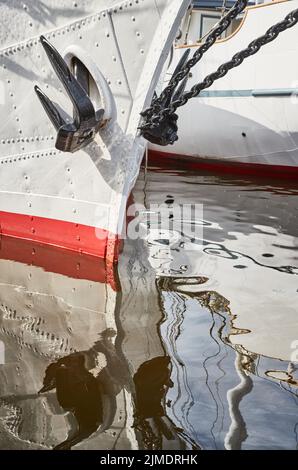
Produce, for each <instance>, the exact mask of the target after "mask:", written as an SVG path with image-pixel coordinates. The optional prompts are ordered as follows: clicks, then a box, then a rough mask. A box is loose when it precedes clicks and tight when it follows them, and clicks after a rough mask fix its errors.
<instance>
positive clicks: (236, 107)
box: [151, 0, 298, 171]
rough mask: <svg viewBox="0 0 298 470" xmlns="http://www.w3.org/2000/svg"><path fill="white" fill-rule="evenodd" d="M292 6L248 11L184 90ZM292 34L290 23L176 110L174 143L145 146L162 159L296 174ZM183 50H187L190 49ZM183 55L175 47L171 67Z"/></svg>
mask: <svg viewBox="0 0 298 470" xmlns="http://www.w3.org/2000/svg"><path fill="white" fill-rule="evenodd" d="M296 8H298V1H297V0H291V1H284V2H276V3H272V2H269V3H266V4H262V5H259V6H255V7H249V8H248V9H247V11H246V13H245V14H244V18H243V20H242V23H241V24H240V26H239V28H238V29H237V30H236V31H235V32H234V34H232V35H231V36H230V37H228V38H226V39H223V40H220V41H218V42H217V43H216V44H215V45H214V46H213V47H211V49H210V50H209V51H208V52H207V53H206V54H205V55H204V56H203V59H202V60H201V61H200V62H199V64H198V65H197V66H196V67H195V68H194V69H193V71H192V77H191V78H190V79H189V82H188V85H187V89H190V88H191V87H192V86H193V85H194V84H196V83H199V82H201V81H202V80H203V79H204V78H205V77H206V76H207V75H208V74H209V73H211V72H214V71H215V70H216V69H217V68H218V67H219V66H220V65H221V64H222V63H224V62H226V61H228V60H230V59H231V58H232V56H233V55H234V54H235V53H236V52H238V51H240V50H241V49H244V48H245V47H247V45H248V44H249V43H250V42H251V41H252V40H254V39H256V38H257V37H259V36H261V35H263V34H264V33H265V31H266V30H267V29H269V27H271V26H272V25H273V24H275V23H277V22H279V21H281V20H283V19H284V18H285V16H286V15H287V14H288V13H289V12H291V11H292V10H294V9H296ZM297 37H298V27H297V26H294V27H293V28H291V29H289V30H287V31H285V32H283V33H281V34H280V36H279V37H278V38H277V39H276V40H274V41H273V42H272V43H270V44H268V45H266V46H264V47H263V48H262V49H261V50H260V51H259V52H258V53H257V54H256V55H254V56H253V57H251V58H249V59H247V60H245V61H244V62H243V63H242V65H240V67H238V68H236V69H234V70H232V71H230V72H228V74H227V75H226V76H225V77H223V78H221V79H220V80H218V81H216V82H215V83H214V84H213V85H212V87H210V89H206V90H204V91H203V92H202V93H201V95H200V96H199V97H197V98H194V99H192V100H190V101H189V103H188V104H187V105H185V106H184V107H182V108H180V109H179V112H178V114H179V121H178V126H179V132H178V135H179V140H178V141H177V143H175V145H174V146H168V147H157V146H152V147H151V148H152V149H153V150H154V151H158V152H161V153H164V152H166V153H167V154H169V155H168V156H171V155H180V156H185V157H188V160H189V161H190V162H192V163H195V162H197V163H198V164H204V163H208V162H210V163H212V162H216V161H221V162H224V163H229V164H232V166H235V164H239V163H241V164H245V165H247V168H249V167H250V166H256V165H266V167H265V168H269V166H272V167H278V168H279V170H281V171H282V170H285V171H286V170H287V169H290V171H291V170H293V169H294V168H295V169H297V168H298V127H297V122H298V106H297V103H298V102H297V88H298V87H297V79H296V75H297V74H296V69H297V66H296V64H297V57H298V47H297ZM190 47H191V51H192V52H194V51H195V50H196V48H197V46H191V45H190ZM184 51H185V48H184V46H183V47H181V46H178V47H177V48H176V49H175V53H174V56H175V59H176V60H175V61H174V63H176V62H177V61H178V59H179V58H180V57H181V55H182V53H183V52H184ZM161 157H162V155H161ZM181 158H182V157H181ZM165 159H166V158H165ZM245 165H244V167H245ZM232 166H231V168H232ZM257 168H258V167H257ZM259 168H260V167H259Z"/></svg>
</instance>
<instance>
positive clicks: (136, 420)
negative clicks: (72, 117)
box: [0, 171, 298, 450]
mask: <svg viewBox="0 0 298 470" xmlns="http://www.w3.org/2000/svg"><path fill="white" fill-rule="evenodd" d="M170 188H171V189H170ZM144 195H145V198H144ZM297 195H298V191H297V188H295V187H288V188H286V187H282V186H281V185H273V184H271V183H270V184H269V183H268V184H267V183H265V182H262V183H256V182H253V181H247V180H246V181H243V180H239V179H237V180H236V179H234V180H233V179H231V178H224V179H220V178H218V177H216V176H214V175H208V174H206V175H201V176H198V175H192V174H186V173H177V174H173V173H166V172H154V171H151V172H148V173H147V178H146V182H145V185H144V180H143V175H141V176H140V178H139V180H138V183H137V186H136V189H135V193H134V199H135V201H136V202H138V203H142V204H144V201H145V203H146V204H145V206H146V207H144V212H146V213H148V210H149V209H150V204H152V203H156V204H157V203H158V204H161V203H165V202H166V204H167V206H168V207H172V206H173V204H174V203H175V202H178V203H179V204H186V203H188V202H190V203H192V204H194V203H198V204H199V203H200V204H203V206H204V207H203V208H204V211H203V219H202V220H201V221H200V220H196V221H195V223H196V224H198V225H200V224H201V226H202V227H203V231H201V232H200V236H198V235H197V234H196V235H195V236H194V235H193V234H192V235H191V233H192V232H191V224H192V221H190V220H186V219H184V224H183V229H181V230H180V231H179V230H178V231H177V230H176V232H175V231H173V230H172V231H171V230H169V231H166V230H165V229H162V231H161V232H160V230H159V227H158V225H156V219H154V218H153V220H151V221H150V224H149V225H150V226H149V227H148V228H149V230H148V232H147V235H146V236H145V237H144V239H140V238H139V239H137V240H130V239H128V240H126V242H125V246H124V252H123V253H122V256H121V259H120V262H119V267H118V272H115V273H113V275H111V273H110V272H109V275H107V273H106V271H105V266H104V265H101V263H100V262H99V261H98V260H94V259H93V258H92V257H88V256H82V255H71V257H70V255H69V254H65V253H62V252H60V251H59V250H58V249H54V248H44V247H41V246H40V245H36V244H34V245H33V244H31V243H30V242H26V243H21V244H20V242H19V241H17V240H14V241H11V240H8V239H5V238H4V237H2V238H1V249H0V298H1V305H0V340H1V344H2V345H3V357H2V358H1V360H0V384H1V389H0V395H1V397H0V447H1V448H2V449H49V448H53V449H71V448H74V449H137V448H142V449H153V450H154V449H191V448H192V449H199V448H203V449H282V448H286V449H295V448H297V429H298V428H297V426H298V425H297V403H298V397H297V385H298V374H297V357H296V356H295V357H294V356H293V352H294V353H295V351H293V348H292V347H291V345H292V343H293V341H295V340H296V339H297V338H298V331H297V325H296V323H297V322H296V308H295V301H294V299H295V295H296V296H297V293H296V290H297V286H296V284H297V283H296V276H295V274H296V272H297V257H296V249H297V234H296V230H297V223H296V222H297V204H296V201H297ZM175 217H177V214H176V216H175ZM182 219H183V217H182ZM142 223H143V222H142V221H141V224H142ZM147 226H148V224H147ZM189 235H191V236H189ZM31 245H32V246H31ZM58 261H59V262H58ZM240 266H242V267H241V269H240ZM118 274H119V278H120V281H121V285H120V284H119V279H118ZM107 281H108V282H107Z"/></svg>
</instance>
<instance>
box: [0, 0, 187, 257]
mask: <svg viewBox="0 0 298 470" xmlns="http://www.w3.org/2000/svg"><path fill="white" fill-rule="evenodd" d="M188 5H189V1H188V0H183V1H181V0H157V1H155V0H132V1H108V0H101V1H95V0H94V1H93V0H85V1H80V2H73V1H70V0H64V1H63V2H61V1H60V0H59V1H58V0H46V1H45V2H39V1H37V2H31V1H30V2H27V3H26V2H24V3H20V2H17V1H10V0H9V1H8V0H7V1H3V2H1V5H0V16H1V31H0V45H1V50H0V56H1V77H0V78H1V82H0V110H1V114H0V120H1V125H0V136H1V137H0V165H1V175H0V232H1V234H2V235H7V236H10V237H16V238H21V239H28V240H33V241H36V242H41V243H44V244H50V245H54V246H58V247H62V248H65V249H69V250H74V251H79V252H81V253H86V254H91V255H95V256H97V257H101V258H106V259H107V260H109V261H110V262H115V261H117V257H118V251H119V247H120V238H121V234H122V230H123V224H124V216H125V210H126V204H127V199H128V197H129V194H130V192H131V189H132V188H133V185H134V182H135V179H136V177H137V175H138V171H139V165H140V162H141V159H142V157H143V152H144V148H145V140H144V139H143V138H142V137H141V136H140V133H139V131H138V126H139V121H140V112H141V111H142V110H143V108H144V107H145V106H147V105H149V104H150V102H151V98H152V94H153V91H154V89H155V87H156V84H157V82H158V80H159V78H160V75H161V72H162V68H163V66H164V63H165V61H166V58H167V56H168V53H169V50H170V47H171V44H172V43H173V40H174V38H175V35H176V33H177V30H178V27H179V24H180V22H181V20H182V17H183V15H184V14H185V12H186V9H187V7H188ZM62 85H63V87H62ZM34 88H35V90H34ZM64 89H66V92H67V94H68V95H69V96H67V95H66V93H65V90H64ZM35 91H36V92H35ZM40 101H41V102H40ZM42 105H43V106H42ZM43 107H44V108H45V109H43ZM72 108H74V111H73V109H72ZM45 111H46V112H45ZM73 113H74V118H72V117H71V116H72V114H73ZM47 114H48V116H47ZM49 117H50V119H49ZM51 121H52V122H51Z"/></svg>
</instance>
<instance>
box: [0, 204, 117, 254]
mask: <svg viewBox="0 0 298 470" xmlns="http://www.w3.org/2000/svg"><path fill="white" fill-rule="evenodd" d="M0 233H1V235H6V236H9V237H14V238H21V239H26V240H31V241H35V242H38V243H43V244H47V245H52V246H56V247H60V248H64V249H66V250H71V251H76V252H79V253H82V254H87V255H91V256H96V257H98V258H102V259H105V258H107V257H108V259H109V261H110V262H116V261H117V260H118V253H119V241H118V239H117V236H116V235H114V234H110V233H109V232H107V231H106V230H103V229H98V228H95V227H89V226H87V225H82V224H76V223H73V222H66V221H62V220H55V219H49V218H45V217H37V216H30V215H24V214H14V213H11V212H3V211H0Z"/></svg>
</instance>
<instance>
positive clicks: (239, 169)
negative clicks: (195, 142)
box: [148, 150, 298, 180]
mask: <svg viewBox="0 0 298 470" xmlns="http://www.w3.org/2000/svg"><path fill="white" fill-rule="evenodd" d="M148 161H149V164H153V165H156V166H158V167H161V168H175V169H183V170H190V171H192V170H194V171H199V170H207V171H218V172H220V173H228V174H238V175H254V176H261V177H273V178H279V179H281V178H282V179H295V180H297V179H298V166H297V167H293V166H284V165H266V164H260V163H244V162H243V163H242V162H228V161H225V160H214V161H213V160H210V159H204V158H197V157H190V156H187V155H177V154H172V153H166V152H159V151H156V150H150V151H149V160H148Z"/></svg>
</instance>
